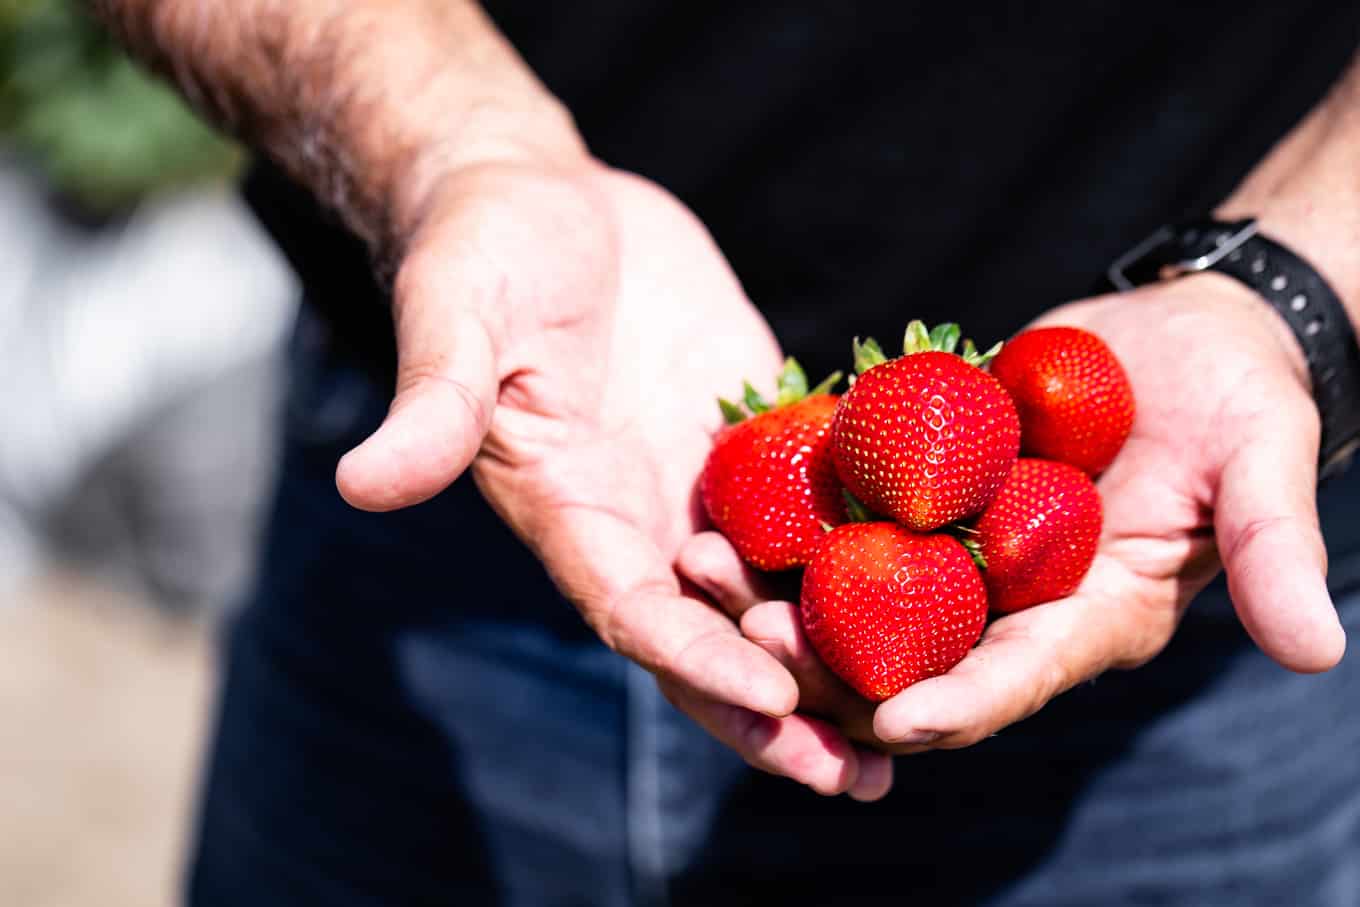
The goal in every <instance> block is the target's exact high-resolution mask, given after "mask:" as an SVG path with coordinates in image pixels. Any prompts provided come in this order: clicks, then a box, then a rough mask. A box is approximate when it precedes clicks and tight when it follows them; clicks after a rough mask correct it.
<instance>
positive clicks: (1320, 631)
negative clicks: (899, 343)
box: [875, 276, 1340, 746]
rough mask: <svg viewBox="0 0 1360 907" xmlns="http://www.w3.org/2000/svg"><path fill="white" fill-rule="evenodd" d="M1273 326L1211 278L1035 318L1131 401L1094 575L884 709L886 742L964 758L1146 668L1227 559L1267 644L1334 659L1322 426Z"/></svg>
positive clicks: (1301, 661)
mask: <svg viewBox="0 0 1360 907" xmlns="http://www.w3.org/2000/svg"><path fill="white" fill-rule="evenodd" d="M1274 318H1275V316H1274V315H1272V314H1270V313H1269V311H1268V310H1266V309H1265V308H1264V307H1263V306H1261V305H1260V304H1259V303H1257V302H1256V301H1254V300H1253V299H1251V298H1250V295H1249V294H1247V293H1246V292H1245V291H1244V290H1242V289H1241V288H1240V287H1237V286H1236V285H1232V284H1230V282H1228V281H1226V279H1224V278H1219V277H1216V276H1207V279H1206V280H1204V281H1200V280H1198V279H1195V280H1183V281H1179V282H1175V283H1172V284H1164V285H1158V286H1155V287H1152V288H1149V289H1145V290H1142V291H1139V292H1138V293H1135V294H1132V295H1129V296H1121V297H1105V298H1100V299H1094V300H1091V301H1088V302H1083V303H1077V304H1074V305H1069V306H1064V307H1061V308H1058V309H1056V310H1054V311H1053V312H1050V313H1049V314H1047V315H1045V316H1044V318H1043V319H1041V323H1049V324H1051V323H1060V324H1071V325H1077V326H1081V327H1085V328H1087V329H1089V330H1092V331H1094V332H1095V333H1097V334H1099V335H1100V336H1101V337H1103V338H1104V339H1105V340H1106V341H1107V342H1108V343H1109V344H1110V345H1111V347H1112V348H1113V349H1114V351H1115V353H1116V354H1117V355H1118V356H1119V358H1120V359H1121V361H1122V362H1123V363H1124V366H1125V368H1126V370H1127V371H1128V374H1129V377H1130V380H1131V382H1132V383H1133V387H1134V394H1135V397H1136V399H1137V405H1138V414H1137V417H1136V419H1135V422H1134V426H1133V431H1132V434H1131V435H1130V437H1129V440H1128V443H1127V445H1126V446H1125V448H1124V450H1123V451H1122V452H1121V453H1120V455H1119V457H1118V458H1117V459H1116V461H1115V463H1114V464H1113V465H1112V466H1111V467H1110V469H1109V471H1108V472H1106V473H1105V474H1104V475H1103V476H1102V477H1101V479H1100V481H1099V483H1098V484H1099V488H1100V490H1101V494H1102V498H1103V501H1104V509H1105V521H1104V529H1103V532H1102V537H1101V544H1100V549H1099V552H1098V554H1097V557H1096V560H1095V563H1094V564H1093V565H1092V568H1091V571H1090V572H1089V573H1088V574H1087V576H1086V578H1085V580H1084V581H1083V582H1082V584H1081V586H1080V588H1079V589H1078V590H1077V592H1076V593H1075V594H1074V595H1073V596H1071V597H1070V598H1068V599H1064V600H1062V601H1058V602H1052V603H1050V604H1047V605H1041V606H1039V607H1036V608H1032V609H1030V610H1027V611H1023V612H1020V613H1018V614H1015V615H1011V616H1009V617H1006V618H1003V619H1001V620H998V621H996V622H995V623H994V624H992V625H991V626H990V627H989V628H988V630H987V633H986V634H985V635H984V637H983V641H982V644H981V645H980V646H979V647H978V648H977V649H976V650H974V652H973V653H972V654H971V655H970V656H969V657H968V658H967V659H965V660H964V661H963V662H962V663H961V664H960V665H959V666H958V667H956V668H955V669H954V670H953V671H951V672H950V673H949V674H947V675H944V676H942V677H940V678H936V679H934V680H931V681H926V682H925V683H922V684H919V685H918V686H917V687H914V688H910V689H908V690H907V691H905V692H904V693H902V694H901V695H900V696H898V697H897V698H896V699H895V700H892V701H890V702H888V703H885V704H884V706H882V707H881V708H880V710H879V713H878V715H877V716H876V719H875V727H876V728H877V729H879V730H880V731H881V732H883V735H884V736H885V737H889V738H891V737H899V738H900V737H902V736H903V731H902V728H903V727H905V726H908V725H910V726H913V727H915V728H926V729H929V733H927V734H925V735H924V736H925V737H926V739H927V740H928V741H929V742H930V743H932V744H933V745H937V746H963V745H968V744H970V743H974V742H976V741H977V740H979V739H981V738H982V737H985V736H986V735H987V734H989V733H992V732H993V731H995V730H997V729H998V728H999V727H1002V726H1004V725H1005V724H1008V723H1010V722H1012V721H1015V720H1017V719H1019V718H1022V717H1024V716H1025V715H1028V714H1030V713H1032V712H1034V711H1036V710H1037V709H1039V708H1041V707H1042V706H1043V705H1044V703H1046V702H1047V701H1048V700H1049V699H1051V698H1052V697H1053V696H1055V695H1057V694H1058V693H1061V692H1062V691H1063V690H1065V689H1067V688H1068V687H1070V686H1072V685H1073V684H1074V683H1078V682H1080V681H1082V680H1085V679H1088V678H1090V677H1093V676H1095V675H1096V674H1099V673H1100V672H1101V671H1103V670H1106V669H1108V668H1111V667H1133V666H1136V665H1139V664H1141V663H1143V662H1145V661H1147V660H1148V659H1150V658H1152V657H1153V656H1154V655H1156V654H1157V653H1158V652H1159V651H1160V650H1161V649H1162V647H1164V646H1165V645H1166V643H1167V642H1168V641H1169V640H1170V638H1171V635H1172V633H1173V632H1174V631H1175V628H1176V625H1177V622H1178V621H1179V619H1180V616H1181V614H1182V613H1183V611H1184V608H1185V606H1186V605H1187V604H1188V603H1189V601H1190V599H1191V598H1192V597H1193V596H1194V595H1195V593H1196V592H1198V591H1199V590H1200V589H1202V588H1203V587H1204V586H1205V585H1206V584H1207V583H1208V582H1209V580H1210V579H1212V578H1213V576H1214V575H1215V574H1216V573H1217V572H1218V571H1219V569H1220V568H1221V566H1222V563H1221V561H1220V555H1221V557H1222V560H1224V561H1227V562H1228V565H1229V568H1230V569H1229V587H1230V591H1231V593H1232V596H1233V600H1234V603H1235V605H1236V606H1237V610H1238V614H1239V616H1240V617H1241V618H1242V620H1243V622H1244V624H1246V626H1247V629H1248V630H1249V631H1250V632H1251V633H1252V635H1253V637H1254V638H1255V639H1256V640H1257V642H1258V643H1259V644H1261V646H1262V647H1263V648H1265V649H1266V650H1267V651H1268V652H1269V653H1270V654H1271V655H1273V656H1274V657H1275V658H1277V659H1278V660H1280V661H1281V662H1283V663H1284V664H1286V665H1288V666H1290V667H1294V668H1296V669H1300V670H1320V669H1323V668H1325V667H1328V666H1330V664H1334V663H1335V660H1336V659H1337V658H1339V657H1340V648H1339V643H1340V628H1339V626H1337V625H1336V623H1335V620H1334V616H1331V615H1329V613H1328V612H1329V610H1330V606H1329V603H1328V601H1327V595H1326V590H1325V587H1323V585H1322V581H1321V571H1320V569H1319V563H1320V558H1321V542H1320V537H1319V536H1318V534H1317V528H1316V513H1315V511H1314V510H1313V506H1312V498H1311V495H1312V483H1313V479H1312V477H1313V475H1314V473H1313V469H1314V466H1313V464H1314V463H1315V460H1316V455H1317V432H1318V426H1317V414H1316V410H1315V409H1314V408H1313V406H1312V403H1311V401H1310V400H1309V397H1308V394H1307V391H1306V389H1305V386H1304V385H1303V383H1302V378H1301V374H1302V372H1301V360H1300V358H1299V357H1298V355H1297V351H1296V350H1292V349H1291V348H1290V346H1289V343H1290V341H1289V340H1288V338H1287V337H1286V335H1285V334H1284V331H1283V327H1282V325H1280V324H1276V323H1274V322H1273V319H1274ZM1220 548H1221V550H1220ZM1003 678H1004V682H1003Z"/></svg>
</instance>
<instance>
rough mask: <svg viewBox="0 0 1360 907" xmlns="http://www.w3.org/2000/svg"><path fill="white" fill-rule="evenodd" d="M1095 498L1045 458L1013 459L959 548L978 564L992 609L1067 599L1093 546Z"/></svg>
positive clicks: (1071, 469) (1070, 469)
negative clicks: (981, 569) (995, 490)
mask: <svg viewBox="0 0 1360 907" xmlns="http://www.w3.org/2000/svg"><path fill="white" fill-rule="evenodd" d="M1100 518H1101V512H1100V492H1098V491H1096V486H1095V485H1093V484H1092V483H1091V479H1090V477H1089V476H1087V475H1086V473H1084V472H1082V471H1081V470H1080V469H1077V468H1076V467H1075V466H1069V465H1068V464H1066V463H1058V462H1055V461H1053V460H1033V459H1029V458H1024V457H1022V458H1021V459H1020V460H1018V461H1016V464H1015V468H1013V469H1012V470H1011V473H1010V475H1009V476H1007V477H1006V482H1005V484H1003V485H1002V486H1001V490H1000V491H999V492H997V495H996V498H995V499H993V501H992V503H991V505H990V506H989V507H988V508H987V509H986V510H984V511H983V512H982V516H980V517H978V519H977V522H976V524H974V526H973V529H972V530H971V531H969V530H964V532H965V533H967V535H966V537H965V538H964V545H965V546H966V547H967V548H968V549H969V551H971V552H973V553H974V555H975V557H978V558H980V561H979V566H982V567H983V568H984V569H983V571H982V578H983V579H984V580H985V581H986V583H987V594H988V597H989V598H990V600H991V603H992V608H994V609H995V610H997V611H1001V612H1005V613H1009V612H1011V611H1020V610H1022V609H1024V608H1028V607H1030V606H1031V605H1037V604H1040V603H1042V602H1049V601H1053V600H1055V599H1059V598H1064V597H1066V596H1068V595H1071V594H1072V593H1073V592H1074V591H1075V590H1076V588H1077V586H1078V585H1080V584H1081V580H1082V577H1084V576H1085V575H1086V571H1087V570H1089V569H1090V568H1091V561H1092V560H1094V559H1095V556H1096V543H1097V542H1099V541H1100Z"/></svg>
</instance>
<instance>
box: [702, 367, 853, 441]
mask: <svg viewBox="0 0 1360 907" xmlns="http://www.w3.org/2000/svg"><path fill="white" fill-rule="evenodd" d="M841 377H842V375H841V373H840V372H832V373H831V374H830V375H828V376H827V377H826V380H825V381H823V382H822V383H821V384H818V385H817V386H816V387H813V388H809V387H808V379H807V372H805V371H803V367H802V366H801V365H799V364H798V360H797V359H794V358H793V357H792V356H790V357H789V358H787V359H785V360H784V368H783V369H782V370H780V372H779V382H778V386H777V390H776V391H775V398H774V402H773V403H770V402H769V401H767V400H766V399H765V398H764V397H762V396H761V395H760V392H759V391H757V390H756V389H755V388H754V387H752V386H751V382H749V381H745V382H742V386H741V390H742V393H741V402H740V403H733V402H732V401H731V400H726V399H724V398H722V397H719V398H718V409H720V410H722V416H723V421H724V422H726V423H727V424H728V425H736V424H737V423H738V422H744V421H746V419H747V418H749V417H750V416H758V415H760V414H761V413H767V412H769V411H770V410H772V409H779V408H780V407H781V406H790V405H792V404H794V403H797V402H799V401H800V400H806V399H807V398H808V397H815V396H817V395H818V394H829V393H831V390H832V388H834V387H835V386H836V385H837V383H839V382H840V380H841Z"/></svg>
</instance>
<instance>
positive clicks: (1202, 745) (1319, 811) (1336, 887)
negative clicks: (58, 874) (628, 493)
mask: <svg viewBox="0 0 1360 907" xmlns="http://www.w3.org/2000/svg"><path fill="white" fill-rule="evenodd" d="M298 379H299V380H298V386H297V387H296V388H295V390H294V399H293V401H292V404H291V405H290V416H289V431H288V442H287V450H286V453H285V460H284V466H283V473H282V477H281V482H280V485H279V490H278V496H277V503H276V506H275V509H274V514H273V522H272V526H271V528H270V530H269V532H268V536H267V539H266V543H265V546H264V549H263V555H264V557H263V567H262V572H261V575H260V578H259V583H258V587H257V589H256V591H255V594H254V596H253V599H252V601H251V602H250V603H249V605H248V607H247V608H246V609H245V611H244V613H242V614H241V616H240V618H239V620H237V621H236V623H235V625H234V626H233V628H232V629H231V631H230V633H229V634H228V638H227V641H226V651H225V663H226V669H227V670H226V679H225V686H224V689H223V693H222V699H221V705H220V713H219V717H218V730H217V738H216V743H215V746H214V748H213V752H212V757H211V760H210V764H209V766H208V771H207V777H206V782H205V788H204V795H203V801H202V806H201V813H200V826H199V837H198V846H197V851H196V855H195V858H194V861H193V865H192V869H191V874H190V879H189V896H188V897H189V903H191V904H192V905H194V907H228V905H229V907H241V905H250V907H274V905H327V907H359V905H425V904H430V905H435V904H441V905H442V904H450V905H463V904H477V905H480V904H487V905H506V907H511V905H513V907H530V905H568V904H580V905H605V907H609V905H663V904H676V905H681V904H683V905H703V907H711V905H724V904H772V905H780V907H792V905H818V907H821V905H869V904H916V905H941V904H954V903H958V904H987V905H1006V907H1019V905H1036V907H1037V905H1043V907H1054V905H1080V907H1090V905H1124V904H1128V905H1134V904H1138V905H1142V904H1175V905H1195V907H1214V905H1234V907H1240V905H1253V904H1261V905H1290V907H1355V905H1356V904H1360V720H1357V716H1356V710H1357V707H1360V656H1357V655H1356V654H1354V653H1353V654H1352V655H1350V656H1348V657H1347V658H1346V660H1345V661H1344V662H1343V663H1342V665H1341V666H1340V667H1339V668H1337V669H1336V670H1334V671H1332V672H1330V673H1328V674H1325V675H1321V676H1316V677H1302V676H1296V675H1291V674H1289V673H1287V672H1285V671H1284V670H1282V669H1280V668H1278V667H1276V666H1274V665H1273V664H1272V663H1270V662H1269V661H1268V660H1267V659H1266V658H1264V657H1263V656H1262V655H1260V654H1259V653H1258V652H1257V651H1256V650H1255V649H1254V648H1253V647H1252V645H1251V643H1250V641H1249V640H1248V639H1247V638H1246V636H1245V634H1244V633H1243V632H1242V630H1241V629H1240V627H1239V626H1238V624H1237V622H1236V620H1235V618H1234V617H1233V614H1232V610H1231V607H1230V605H1229V603H1228V601H1227V597H1226V593H1225V591H1224V588H1223V586H1222V584H1215V585H1214V586H1213V587H1212V588H1211V589H1209V590H1208V591H1207V592H1205V593H1204V595H1202V596H1201V597H1200V599H1199V600H1198V601H1196V602H1195V604H1194V605H1193V606H1192V607H1191V609H1190V612H1189V614H1188V616H1187V617H1186V620H1185V623H1184V626H1183V627H1182V629H1181V631H1180V632H1179V634H1178V635H1177V637H1176V639H1175V640H1174V642H1173V643H1172V644H1171V646H1170V647H1169V648H1168V649H1167V651H1166V652H1165V653H1164V654H1162V655H1161V656H1160V657H1159V658H1157V659H1156V660H1155V661H1154V662H1153V663H1152V664H1150V665H1149V666H1147V667H1145V668H1143V669H1141V670H1139V671H1135V672H1130V673H1111V674H1109V675H1106V676H1104V677H1101V678H1100V679H1099V680H1097V681H1095V682H1094V683H1091V684H1087V685H1085V686H1083V687H1081V688H1080V689H1077V690H1074V691H1073V692H1071V693H1069V694H1067V695H1065V696H1063V697H1061V698H1060V699H1058V700H1057V701H1055V702H1054V703H1053V704H1052V705H1051V706H1049V707H1048V708H1047V709H1045V710H1044V711H1043V712H1042V713H1041V714H1039V715H1038V716H1036V717H1034V718H1032V719H1030V720H1028V721H1026V722H1024V723H1022V724H1020V725H1017V726H1015V727H1013V728H1010V729H1008V730H1007V731H1005V732H1004V733H1002V734H1000V735H999V736H997V737H995V738H992V739H991V740H988V741H986V742H985V743H983V744H981V745H979V746H976V747H974V748H972V749H970V750H965V751H959V752H948V753H938V754H931V755H926V756H918V757H914V758H910V759H902V760H899V763H898V770H897V786H896V789H895V790H894V792H893V793H892V795H891V796H889V797H888V798H887V799H886V800H885V801H883V802H881V803H877V804H873V805H868V806H866V805H862V804H857V803H853V802H851V801H849V800H848V799H847V798H844V797H842V798H836V799H824V798H820V797H817V796H815V795H813V794H811V793H809V792H807V791H805V790H803V789H801V788H798V787H797V786H795V785H793V784H792V783H789V782H786V781H782V780H780V779H776V778H772V777H768V776H764V775H761V774H758V773H755V772H753V771H750V770H748V769H747V768H746V767H745V766H744V765H743V764H742V763H741V762H740V761H739V760H738V759H736V757H735V756H733V755H731V754H730V753H729V752H727V751H726V750H724V749H723V748H722V747H720V746H718V745H717V744H715V743H713V742H711V741H710V740H709V739H708V738H707V737H706V736H705V735H704V734H703V733H702V732H701V731H699V730H698V729H697V728H696V727H695V726H693V725H692V724H690V723H689V721H688V720H687V719H685V718H684V717H683V716H681V715H679V714H678V713H676V712H675V711H673V710H672V709H671V708H670V707H669V705H667V704H666V703H665V701H664V700H662V699H661V697H660V696H659V695H658V694H657V692H656V689H655V685H654V684H653V683H652V681H651V680H650V678H649V677H647V676H646V675H645V674H643V673H641V672H640V671H638V670H637V669H635V668H633V667H631V666H629V665H628V664H626V663H625V662H623V661H622V660H621V659H619V658H617V657H615V656H613V655H612V654H610V653H609V652H607V651H606V650H604V649H603V648H602V647H601V646H600V645H599V643H598V642H597V641H596V640H595V639H594V637H593V636H592V634H591V633H590V632H589V631H588V630H587V629H586V628H585V627H584V626H583V624H582V623H581V622H580V620H579V619H578V618H577V616H576V614H575V612H574V611H573V610H572V609H571V608H570V607H569V606H568V605H567V604H566V603H565V602H564V601H563V600H562V599H561V597H560V596H558V595H557V594H556V592H555V591H554V590H553V588H552V586H551V584H550V583H549V582H548V580H547V578H546V576H544V574H543V571H542V570H541V569H540V567H539V566H538V565H537V564H536V563H535V561H534V560H533V559H532V558H531V557H530V556H529V555H528V553H527V552H525V551H524V550H523V548H521V547H520V545H519V544H518V543H517V541H516V540H515V539H514V538H513V537H511V536H510V535H509V533H508V532H507V531H506V530H505V529H504V528H503V527H502V526H501V525H500V524H499V523H498V522H497V521H496V519H495V517H494V516H493V515H492V514H491V513H490V512H489V510H488V509H487V508H486V507H485V505H484V504H483V503H482V502H481V500H480V499H479V498H478V496H477V494H476V492H475V490H474V489H473V488H472V487H471V485H470V484H469V483H466V482H461V483H459V484H458V485H457V486H456V487H454V488H453V489H451V490H450V491H448V492H447V493H446V494H444V495H442V496H440V497H439V498H438V499H437V500H435V501H432V502H430V503H428V504H426V505H423V506H421V507H417V508H414V509H412V510H409V511H405V512H402V513H398V514H391V515H370V514H362V513H358V512H356V511H353V510H351V509H349V508H348V507H346V505H345V504H344V503H342V502H341V500H340V499H339V497H338V496H337V494H336V492H335V489H334V484H333V478H332V477H333V470H334V466H335V462H336V459H337V458H338V457H339V455H340V454H341V453H343V452H344V451H345V450H346V449H347V448H348V447H349V446H351V445H352V444H353V443H354V442H356V441H357V440H359V439H360V438H361V437H362V436H363V435H364V434H366V433H367V432H368V431H369V430H370V429H371V428H372V427H373V426H374V425H375V424H376V423H377V421H378V420H379V419H380V418H381V415H382V413H383V410H384V405H385V401H384V400H383V399H382V395H381V393H380V392H378V391H377V390H376V389H375V388H374V387H373V386H372V385H370V384H369V383H368V382H367V381H366V380H365V379H364V378H363V377H362V376H360V375H359V374H357V373H355V372H353V371H350V370H348V369H345V368H343V367H340V366H336V365H327V364H325V363H321V362H311V363H310V364H307V365H306V366H305V367H304V368H303V369H302V370H301V371H300V373H299V375H298ZM1358 504H1360V471H1357V472H1356V473H1352V476H1351V478H1349V479H1343V480H1340V481H1338V482H1337V483H1335V484H1334V485H1333V486H1331V487H1329V488H1328V489H1326V490H1325V492H1324V494H1323V497H1322V506H1323V512H1324V520H1325V523H1326V527H1327V533H1328V539H1329V544H1330V546H1331V549H1332V558H1333V559H1332V570H1331V581H1332V585H1333V589H1334V592H1335V594H1336V597H1337V601H1338V603H1339V605H1340V607H1341V609H1342V611H1343V614H1344V618H1345V622H1346V625H1347V628H1348V630H1349V631H1350V632H1351V633H1352V634H1360V507H1358V506H1357V505H1358ZM1353 638H1360V637H1353Z"/></svg>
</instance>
